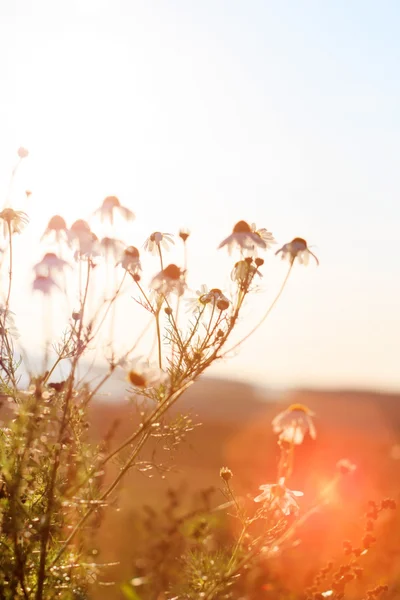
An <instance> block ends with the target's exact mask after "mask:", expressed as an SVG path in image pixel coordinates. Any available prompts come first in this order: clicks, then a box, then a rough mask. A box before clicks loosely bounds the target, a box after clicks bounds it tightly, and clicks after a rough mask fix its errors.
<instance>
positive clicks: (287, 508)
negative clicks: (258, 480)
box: [254, 478, 303, 515]
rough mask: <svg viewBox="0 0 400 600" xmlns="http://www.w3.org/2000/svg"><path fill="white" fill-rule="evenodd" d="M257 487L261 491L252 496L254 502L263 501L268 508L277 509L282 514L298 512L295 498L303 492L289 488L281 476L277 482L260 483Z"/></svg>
mask: <svg viewBox="0 0 400 600" xmlns="http://www.w3.org/2000/svg"><path fill="white" fill-rule="evenodd" d="M259 489H260V490H262V493H261V494H259V495H258V496H256V497H255V498H254V502H264V504H266V505H268V508H269V509H279V510H280V511H281V512H282V513H283V514H284V515H290V514H291V513H292V512H295V513H296V512H298V510H299V505H298V504H297V500H296V498H297V497H300V496H303V492H297V491H294V490H289V489H288V488H287V487H286V485H285V481H284V479H283V478H282V479H280V480H279V482H278V483H266V484H265V485H260V488H259Z"/></svg>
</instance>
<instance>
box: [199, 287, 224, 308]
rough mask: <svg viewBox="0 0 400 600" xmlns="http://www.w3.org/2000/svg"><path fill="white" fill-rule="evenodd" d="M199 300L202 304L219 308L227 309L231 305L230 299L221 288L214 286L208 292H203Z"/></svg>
mask: <svg viewBox="0 0 400 600" xmlns="http://www.w3.org/2000/svg"><path fill="white" fill-rule="evenodd" d="M199 300H200V302H201V303H202V304H210V305H211V306H213V307H214V306H215V307H217V308H218V309H219V310H226V309H227V308H229V305H230V301H229V300H228V298H227V297H226V296H225V295H224V294H223V293H222V292H221V290H220V289H219V288H213V289H212V290H210V291H209V292H207V293H206V294H203V295H202V296H201V297H200V299H199Z"/></svg>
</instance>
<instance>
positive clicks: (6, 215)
mask: <svg viewBox="0 0 400 600" xmlns="http://www.w3.org/2000/svg"><path fill="white" fill-rule="evenodd" d="M0 219H2V220H3V233H4V237H6V236H7V235H8V234H9V233H10V232H11V233H12V234H13V233H21V231H22V230H23V228H24V226H25V225H26V224H27V223H29V218H28V215H27V214H26V213H24V212H22V210H14V209H12V208H5V209H4V210H2V211H1V212H0Z"/></svg>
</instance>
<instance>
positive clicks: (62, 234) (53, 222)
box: [41, 215, 68, 242]
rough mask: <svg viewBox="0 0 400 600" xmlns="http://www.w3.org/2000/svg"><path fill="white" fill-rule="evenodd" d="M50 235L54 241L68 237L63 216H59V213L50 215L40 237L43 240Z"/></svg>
mask: <svg viewBox="0 0 400 600" xmlns="http://www.w3.org/2000/svg"><path fill="white" fill-rule="evenodd" d="M52 235H53V236H54V239H55V241H56V242H61V241H65V240H67V238H68V229H67V224H66V222H65V220H64V219H63V217H60V215H54V217H51V219H50V221H49V222H48V224H47V227H46V229H45V231H44V233H43V235H42V237H41V239H42V240H44V239H45V238H47V237H49V236H52Z"/></svg>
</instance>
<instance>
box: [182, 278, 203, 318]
mask: <svg viewBox="0 0 400 600" xmlns="http://www.w3.org/2000/svg"><path fill="white" fill-rule="evenodd" d="M208 292H209V289H208V287H207V286H206V284H205V283H202V284H201V286H200V288H199V289H198V290H196V291H195V292H194V293H195V294H196V295H195V296H194V297H192V298H186V299H185V301H184V302H185V304H186V311H187V312H195V311H196V310H197V309H199V310H202V309H203V308H204V306H205V305H206V304H207V302H204V301H203V297H205V296H206V295H207V294H208Z"/></svg>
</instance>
